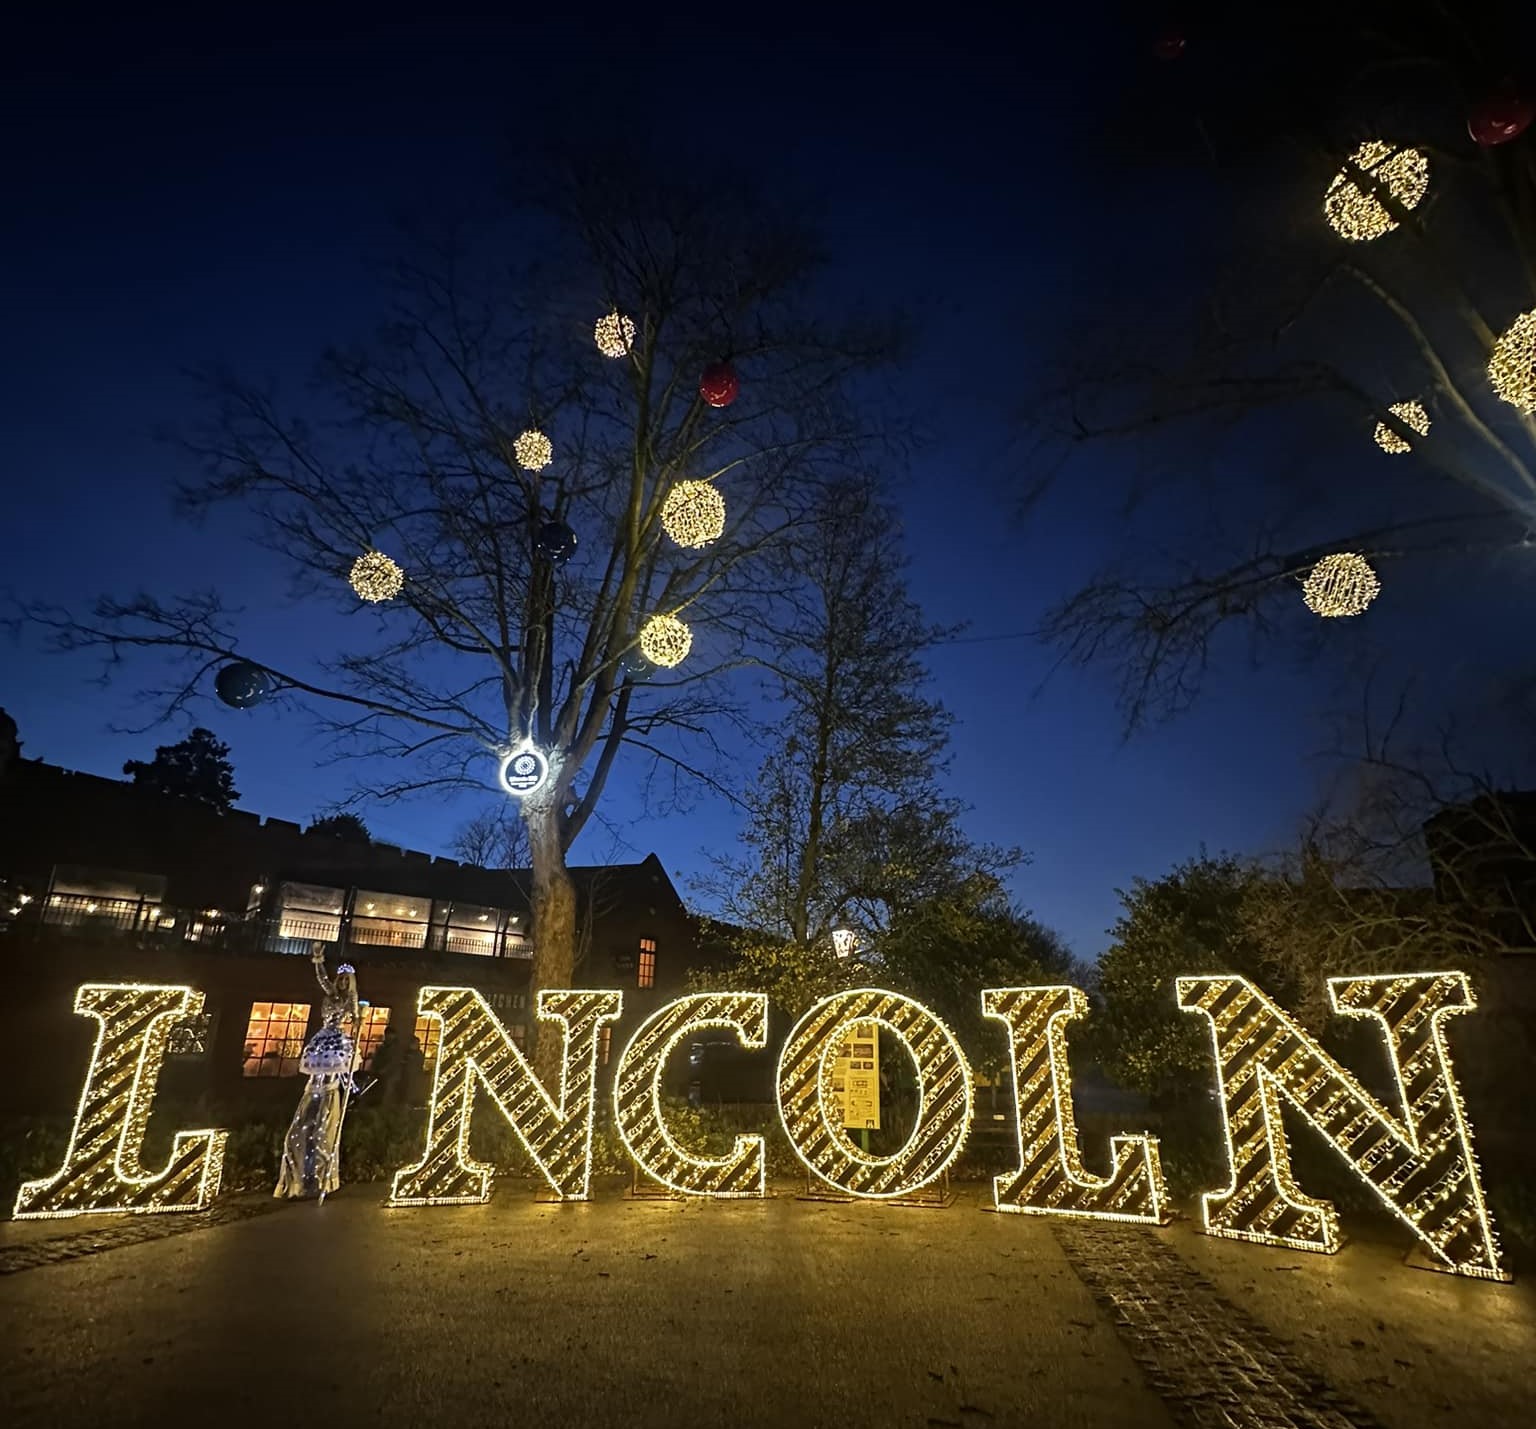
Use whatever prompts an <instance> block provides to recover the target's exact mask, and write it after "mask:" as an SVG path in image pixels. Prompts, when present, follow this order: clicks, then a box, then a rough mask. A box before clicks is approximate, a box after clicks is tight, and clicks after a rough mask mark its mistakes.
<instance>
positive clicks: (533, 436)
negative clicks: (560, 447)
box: [512, 427, 555, 471]
mask: <svg viewBox="0 0 1536 1429" xmlns="http://www.w3.org/2000/svg"><path fill="white" fill-rule="evenodd" d="M512 455H513V456H515V457H516V458H517V464H518V465H519V466H520V467H522V469H523V470H524V471H543V470H544V468H545V467H546V466H548V465H549V464H550V462H551V461H552V460H553V459H554V455H555V448H554V444H553V443H552V442H551V441H550V440H549V438H548V437H546V436H545V435H544V433H543V432H541V431H539V430H538V428H537V427H533V428H530V429H529V430H528V431H526V432H523V433H522V434H521V435H520V436H519V437H518V439H517V440H516V441H515V442H513V443H512Z"/></svg>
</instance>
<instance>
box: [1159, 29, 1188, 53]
mask: <svg viewBox="0 0 1536 1429" xmlns="http://www.w3.org/2000/svg"><path fill="white" fill-rule="evenodd" d="M1185 43H1186V41H1185V38H1184V32H1183V31H1182V30H1164V31H1163V33H1162V34H1160V35H1159V36H1158V37H1157V38H1156V39H1155V40H1153V41H1152V53H1153V54H1155V55H1156V56H1157V57H1158V59H1160V60H1176V59H1178V57H1179V56H1180V55H1182V54H1183V53H1184V45H1185Z"/></svg>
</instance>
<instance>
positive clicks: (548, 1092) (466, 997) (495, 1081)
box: [389, 987, 624, 1206]
mask: <svg viewBox="0 0 1536 1429" xmlns="http://www.w3.org/2000/svg"><path fill="white" fill-rule="evenodd" d="M623 1005H624V996H623V994H622V993H619V992H598V991H592V990H587V989H583V990H580V991H564V990H560V989H556V988H548V987H547V988H544V989H543V990H542V991H541V992H540V993H539V997H538V1003H537V1014H538V1019H539V1021H540V1022H542V1023H545V1024H546V1026H545V1029H544V1032H543V1035H544V1036H546V1037H552V1036H554V1035H555V1028H556V1027H558V1028H559V1029H560V1030H561V1031H562V1032H563V1033H564V1047H563V1049H562V1052H561V1057H560V1085H559V1086H558V1087H554V1088H551V1087H547V1086H545V1085H544V1083H543V1082H542V1081H540V1079H539V1077H538V1076H537V1074H536V1073H535V1072H534V1070H533V1066H532V1064H531V1063H530V1062H529V1061H528V1059H527V1057H525V1056H524V1055H523V1050H522V1048H521V1047H519V1046H518V1045H517V1043H516V1042H514V1041H513V1040H512V1037H511V1034H510V1033H508V1031H507V1029H506V1028H505V1027H504V1026H503V1025H502V1022H501V1019H500V1018H499V1017H497V1016H496V1014H495V1013H494V1012H493V1011H492V1010H491V1007H490V1004H489V1003H487V1002H486V1000H485V999H484V998H483V997H482V996H481V995H480V994H479V993H478V992H476V991H475V990H474V988H471V987H424V988H422V990H421V992H420V994H419V995H418V997H417V1000H416V1010H417V1012H418V1013H419V1014H420V1015H421V1016H422V1017H434V1018H436V1019H437V1021H438V1022H439V1024H440V1025H441V1027H442V1032H441V1033H440V1040H439V1043H438V1049H437V1062H436V1064H435V1066H434V1067H433V1070H432V1096H431V1100H430V1101H429V1102H428V1103H427V1129H426V1145H425V1146H424V1147H423V1148H422V1153H421V1159H420V1160H419V1161H417V1162H416V1163H415V1164H414V1165H412V1166H406V1167H403V1168H401V1169H400V1170H399V1171H396V1172H395V1179H394V1182H393V1184H392V1185H391V1187H390V1192H389V1204H390V1205H391V1206H445V1205H462V1204H466V1203H469V1202H475V1201H484V1200H488V1199H489V1198H490V1194H491V1167H489V1166H487V1165H484V1164H482V1163H481V1162H479V1161H476V1160H474V1159H473V1158H472V1157H471V1156H470V1154H469V1129H470V1116H471V1115H472V1113H473V1111H474V1107H475V1102H476V1100H477V1099H478V1098H477V1097H476V1092H477V1091H479V1092H481V1093H484V1096H485V1098H488V1099H489V1101H490V1102H491V1103H492V1105H494V1106H495V1108H496V1110H497V1111H499V1112H500V1113H501V1114H502V1116H503V1117H505V1118H506V1121H507V1124H508V1125H509V1126H510V1127H511V1128H512V1130H513V1132H514V1133H515V1134H516V1136H517V1139H518V1140H519V1141H520V1142H522V1144H523V1150H525V1151H526V1152H527V1153H528V1155H529V1156H530V1157H531V1158H532V1160H533V1164H534V1165H535V1166H536V1167H538V1169H539V1172H540V1174H541V1175H542V1176H543V1177H544V1179H545V1180H546V1181H547V1182H549V1185H550V1188H551V1189H552V1190H553V1191H554V1193H555V1195H556V1196H557V1197H559V1198H560V1199H561V1200H562V1201H584V1200H586V1199H587V1192H588V1189H589V1188H590V1186H591V1184H592V1114H593V1110H594V1108H595V1106H596V1098H597V1052H598V1033H599V1030H600V1029H601V1028H602V1026H603V1025H604V1024H605V1023H609V1022H616V1021H618V1018H619V1015H620V1013H621V1012H622V1011H623ZM551 1024H552V1025H551ZM481 1104H482V1105H483V1104H484V1100H483V1099H481Z"/></svg>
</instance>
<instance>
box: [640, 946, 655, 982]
mask: <svg viewBox="0 0 1536 1429" xmlns="http://www.w3.org/2000/svg"><path fill="white" fill-rule="evenodd" d="M635 986H636V987H655V986H656V939H655V938H641V939H640V966H639V968H638V969H637V970H636V978H635Z"/></svg>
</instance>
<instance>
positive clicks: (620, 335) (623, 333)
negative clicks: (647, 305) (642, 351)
mask: <svg viewBox="0 0 1536 1429" xmlns="http://www.w3.org/2000/svg"><path fill="white" fill-rule="evenodd" d="M592 341H593V342H595V343H596V344H597V350H598V351H599V352H600V353H602V354H603V356H604V357H625V356H627V355H628V354H629V349H630V348H631V347H633V346H634V342H635V322H634V319H633V318H627V317H625V316H624V314H623V313H621V312H620V311H619V310H618V309H617V308H615V309H614V310H613V311H612V312H611V313H606V314H604V316H602V317H600V318H599V319H598V320H597V325H596V326H595V327H594V328H593V329H592Z"/></svg>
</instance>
